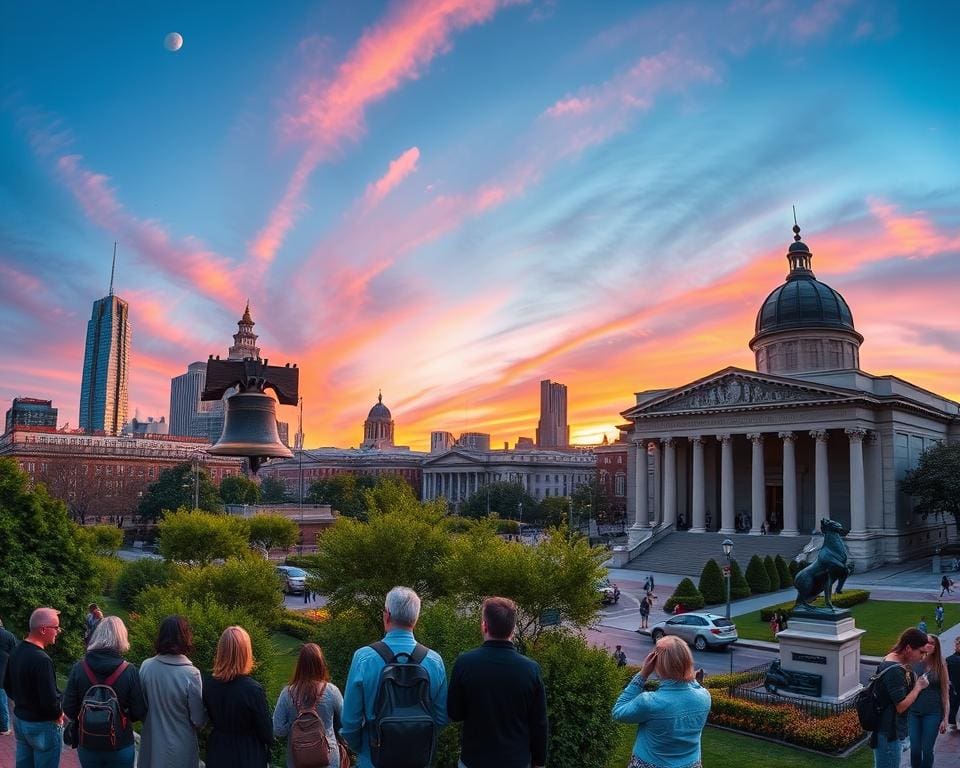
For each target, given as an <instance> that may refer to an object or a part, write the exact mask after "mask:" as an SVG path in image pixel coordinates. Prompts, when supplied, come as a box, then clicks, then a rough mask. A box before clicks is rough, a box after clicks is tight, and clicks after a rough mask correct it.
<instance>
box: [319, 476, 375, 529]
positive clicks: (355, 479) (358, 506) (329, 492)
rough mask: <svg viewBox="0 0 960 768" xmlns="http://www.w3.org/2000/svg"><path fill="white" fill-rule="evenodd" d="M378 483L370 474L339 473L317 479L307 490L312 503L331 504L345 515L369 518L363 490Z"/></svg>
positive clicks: (363, 518)
mask: <svg viewBox="0 0 960 768" xmlns="http://www.w3.org/2000/svg"><path fill="white" fill-rule="evenodd" d="M375 485H376V478H374V477H372V476H370V475H351V474H346V473H342V474H338V475H333V476H332V477H325V478H322V479H321V480H317V481H316V482H315V483H313V485H311V486H310V490H309V491H308V492H307V496H306V498H307V501H309V502H310V503H311V504H329V505H330V506H331V507H332V508H333V509H335V510H336V511H337V512H339V513H340V514H341V515H342V516H344V517H355V518H358V519H360V520H366V519H367V503H366V500H365V499H364V497H363V492H364V491H366V490H370V489H371V488H373V487H374V486H375Z"/></svg>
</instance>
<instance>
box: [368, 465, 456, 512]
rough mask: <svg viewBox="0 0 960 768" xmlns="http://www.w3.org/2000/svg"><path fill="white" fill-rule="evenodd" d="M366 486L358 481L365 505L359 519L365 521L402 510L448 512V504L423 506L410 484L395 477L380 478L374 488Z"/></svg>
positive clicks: (432, 503) (436, 503)
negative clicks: (371, 516)
mask: <svg viewBox="0 0 960 768" xmlns="http://www.w3.org/2000/svg"><path fill="white" fill-rule="evenodd" d="M365 486H366V484H365V483H364V484H360V483H359V480H358V486H357V487H358V489H359V492H360V498H361V501H362V503H363V513H362V514H361V515H360V516H359V517H361V518H364V519H366V518H368V517H369V516H370V515H375V514H386V513H387V512H396V511H398V510H401V509H403V510H407V511H409V512H416V511H417V510H419V509H421V508H424V509H426V508H430V509H433V510H434V511H436V512H444V511H446V504H444V503H443V502H438V501H429V502H423V503H422V504H421V502H420V501H418V500H417V495H416V494H415V493H414V492H413V488H412V487H411V486H410V483H408V482H407V481H406V480H404V479H403V478H400V477H396V476H394V475H385V476H383V477H378V478H377V479H376V481H375V482H374V484H373V486H372V487H370V488H367V487H365Z"/></svg>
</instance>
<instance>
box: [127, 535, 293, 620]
mask: <svg viewBox="0 0 960 768" xmlns="http://www.w3.org/2000/svg"><path fill="white" fill-rule="evenodd" d="M166 588H167V587H156V588H151V589H148V590H146V591H145V592H143V593H141V595H140V599H139V600H138V601H137V602H138V605H140V606H141V607H144V606H145V605H146V604H148V603H149V602H150V601H151V600H153V594H154V590H155V589H166ZM173 590H174V592H176V594H177V595H179V596H181V597H183V598H184V599H185V600H187V601H188V602H194V603H200V602H203V601H204V600H207V599H210V600H213V601H214V602H216V603H217V604H219V605H222V606H225V607H227V608H240V609H242V610H244V611H246V612H247V613H249V614H250V615H251V616H256V617H257V620H258V621H259V622H260V623H261V624H263V625H264V626H267V627H271V626H272V625H273V624H274V623H275V622H276V620H277V619H278V618H279V617H280V614H281V613H282V611H283V592H282V591H281V588H280V577H279V576H278V575H277V569H276V566H275V565H274V564H273V563H271V562H270V561H269V560H264V559H263V558H262V557H257V556H256V555H253V554H251V553H248V554H246V555H245V556H244V557H231V558H228V559H227V561H226V562H225V563H223V565H206V566H202V567H199V568H196V567H194V568H184V569H182V570H181V571H180V573H179V577H178V579H177V582H176V585H175V586H174V588H173Z"/></svg>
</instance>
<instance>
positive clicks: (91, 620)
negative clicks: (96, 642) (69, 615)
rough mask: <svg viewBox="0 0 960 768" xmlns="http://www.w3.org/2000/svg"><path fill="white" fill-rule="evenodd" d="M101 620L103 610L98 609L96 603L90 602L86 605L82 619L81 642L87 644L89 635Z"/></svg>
mask: <svg viewBox="0 0 960 768" xmlns="http://www.w3.org/2000/svg"><path fill="white" fill-rule="evenodd" d="M102 620H103V611H101V610H100V606H99V605H97V604H96V603H90V605H88V606H87V615H86V617H85V618H84V620H83V627H84V630H83V644H84V645H89V643H90V637H91V636H92V635H93V630H95V629H96V628H97V624H99V623H100V622H101V621H102Z"/></svg>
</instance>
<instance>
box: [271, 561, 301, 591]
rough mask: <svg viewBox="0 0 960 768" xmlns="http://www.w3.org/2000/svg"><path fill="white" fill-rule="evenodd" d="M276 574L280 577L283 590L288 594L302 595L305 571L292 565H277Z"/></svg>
mask: <svg viewBox="0 0 960 768" xmlns="http://www.w3.org/2000/svg"><path fill="white" fill-rule="evenodd" d="M277 575H278V576H279V577H280V581H281V584H282V585H283V591H284V592H285V593H286V594H288V595H294V594H296V595H302V594H303V590H304V589H306V586H307V572H306V571H305V570H303V569H302V568H296V567H294V566H292V565H278V566H277Z"/></svg>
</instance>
